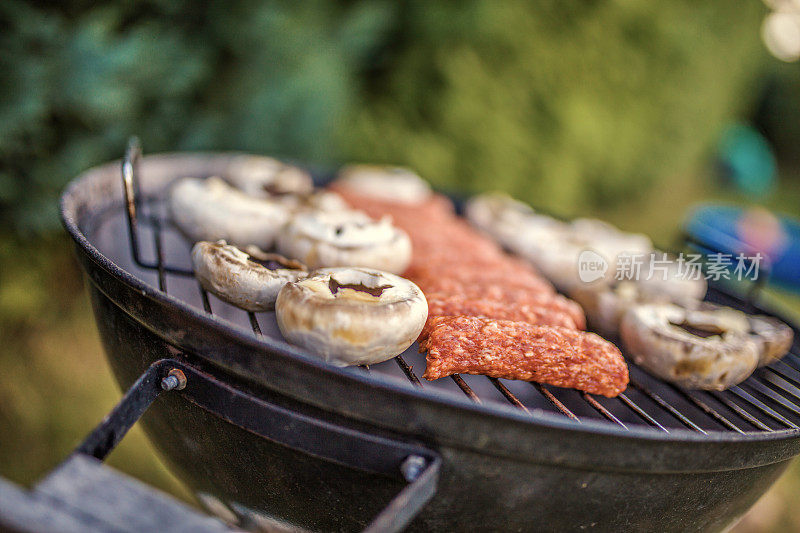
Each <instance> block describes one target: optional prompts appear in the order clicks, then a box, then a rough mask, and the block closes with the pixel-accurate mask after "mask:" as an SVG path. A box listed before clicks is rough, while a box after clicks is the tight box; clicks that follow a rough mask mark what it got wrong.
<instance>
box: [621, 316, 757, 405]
mask: <svg viewBox="0 0 800 533" xmlns="http://www.w3.org/2000/svg"><path fill="white" fill-rule="evenodd" d="M748 329H749V324H748V321H747V316H746V315H745V314H744V313H741V312H739V311H735V310H733V309H729V308H715V309H712V310H701V309H698V310H687V309H684V308H682V307H678V306H676V305H671V304H652V305H642V306H636V307H633V308H631V309H630V310H628V312H627V313H626V314H625V316H624V317H623V319H622V325H621V327H620V333H621V336H622V342H623V344H624V345H625V347H626V348H627V350H628V353H629V354H630V355H631V356H632V357H633V359H634V361H636V363H637V364H638V365H640V366H642V367H643V368H644V369H646V370H647V371H648V372H650V373H652V374H654V375H656V376H658V377H660V378H662V379H665V380H667V381H671V382H673V383H676V384H677V385H680V386H682V387H685V388H688V389H705V390H724V389H727V388H728V387H731V386H733V385H735V384H737V383H740V382H741V381H744V380H745V379H747V377H748V376H749V375H750V374H752V373H753V371H754V370H755V369H756V366H757V365H758V361H759V346H758V344H757V343H756V342H755V341H753V339H752V338H751V336H750V335H749V333H748V332H747V330H748Z"/></svg>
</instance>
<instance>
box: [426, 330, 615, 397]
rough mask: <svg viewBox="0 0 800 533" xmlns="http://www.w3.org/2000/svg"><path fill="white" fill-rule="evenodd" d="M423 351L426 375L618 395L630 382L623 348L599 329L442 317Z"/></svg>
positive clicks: (431, 378)
mask: <svg viewBox="0 0 800 533" xmlns="http://www.w3.org/2000/svg"><path fill="white" fill-rule="evenodd" d="M420 349H426V350H427V351H428V355H427V361H428V365H427V369H426V370H425V374H424V377H425V379H428V380H434V379H439V378H441V377H445V376H449V375H452V374H457V373H461V374H479V375H485V376H491V377H496V378H505V379H520V380H524V381H536V382H539V383H547V384H550V385H555V386H557V387H569V388H573V389H578V390H582V391H586V392H589V393H591V394H600V395H603V396H608V397H609V398H613V397H615V396H617V395H619V394H620V393H621V392H623V391H624V390H625V388H626V386H627V384H628V367H627V365H626V364H625V360H624V359H623V357H622V354H621V353H620V351H619V349H617V347H616V346H614V345H613V344H611V343H610V342H608V341H605V340H603V339H602V338H600V337H599V336H597V335H595V334H594V333H586V332H582V331H577V330H571V329H567V328H560V327H557V326H534V325H532V324H526V323H524V322H514V321H511V320H494V319H489V318H480V317H467V316H456V317H439V318H436V319H434V320H433V321H432V324H431V328H430V333H429V335H428V337H427V339H426V340H425V342H424V343H423V346H421V347H420Z"/></svg>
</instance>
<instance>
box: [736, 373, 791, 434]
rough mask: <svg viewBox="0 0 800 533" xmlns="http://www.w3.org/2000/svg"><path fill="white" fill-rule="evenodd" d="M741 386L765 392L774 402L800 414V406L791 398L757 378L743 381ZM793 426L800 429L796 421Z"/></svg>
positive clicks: (761, 392)
mask: <svg viewBox="0 0 800 533" xmlns="http://www.w3.org/2000/svg"><path fill="white" fill-rule="evenodd" d="M741 387H747V388H748V389H751V390H753V391H755V392H758V393H760V394H763V395H764V396H766V397H767V398H769V399H770V400H772V401H773V402H775V403H777V404H779V405H781V406H783V407H784V408H786V409H787V410H789V411H791V412H792V413H794V414H796V415H800V408H798V407H797V406H796V405H795V404H794V403H793V402H792V401H791V400H789V399H787V398H785V397H784V396H783V395H781V394H780V393H779V392H778V391H776V390H774V389H772V388H771V387H768V386H767V385H765V384H763V383H762V382H761V381H759V380H758V379H757V378H751V379H748V380H747V381H746V382H744V383H742V384H741V385H740V388H741ZM787 422H788V420H787ZM790 423H791V422H790ZM792 426H793V427H795V428H798V429H800V427H798V426H797V425H796V424H794V423H792Z"/></svg>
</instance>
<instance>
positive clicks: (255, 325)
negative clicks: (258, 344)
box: [247, 311, 261, 337]
mask: <svg viewBox="0 0 800 533" xmlns="http://www.w3.org/2000/svg"><path fill="white" fill-rule="evenodd" d="M247 317H248V318H249V319H250V325H251V326H252V327H253V333H255V334H256V335H258V336H259V337H260V336H261V326H259V325H258V319H257V318H256V314H255V313H254V312H252V311H248V312H247Z"/></svg>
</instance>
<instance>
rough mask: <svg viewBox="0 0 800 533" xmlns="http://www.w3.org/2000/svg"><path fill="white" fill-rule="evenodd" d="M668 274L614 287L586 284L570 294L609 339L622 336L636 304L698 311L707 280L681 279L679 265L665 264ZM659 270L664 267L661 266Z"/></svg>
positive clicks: (594, 328)
mask: <svg viewBox="0 0 800 533" xmlns="http://www.w3.org/2000/svg"><path fill="white" fill-rule="evenodd" d="M663 267H664V268H665V269H666V271H665V272H663V273H662V272H660V271H654V272H653V275H652V276H649V275H645V270H644V269H643V270H642V275H641V276H640V277H639V279H635V280H624V281H619V282H616V283H614V284H607V283H582V284H580V285H577V286H575V287H574V288H573V289H571V290H570V291H569V296H570V298H572V299H574V300H575V301H577V302H578V303H579V304H581V306H582V307H583V309H584V310H585V311H586V318H587V320H588V322H589V324H590V326H591V327H592V329H593V330H595V331H597V332H598V333H600V334H601V335H603V336H605V337H609V336H611V337H613V336H616V335H618V334H619V324H620V321H621V320H622V317H623V316H624V315H625V313H626V312H627V311H628V309H630V308H631V307H633V306H635V305H643V304H654V303H674V304H678V305H680V306H681V307H684V308H687V309H693V308H697V307H698V306H699V304H700V300H702V299H703V297H704V296H705V293H706V289H707V283H706V280H704V279H687V278H686V277H684V276H681V275H680V274H681V273H680V272H679V271H678V269H677V263H676V262H669V263H665V264H664V265H663ZM659 268H661V267H660V266H659Z"/></svg>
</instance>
